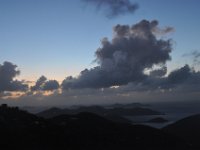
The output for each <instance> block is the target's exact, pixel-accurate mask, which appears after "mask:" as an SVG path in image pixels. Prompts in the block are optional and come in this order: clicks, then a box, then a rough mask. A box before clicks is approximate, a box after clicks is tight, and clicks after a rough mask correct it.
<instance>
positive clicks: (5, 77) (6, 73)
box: [0, 61, 28, 92]
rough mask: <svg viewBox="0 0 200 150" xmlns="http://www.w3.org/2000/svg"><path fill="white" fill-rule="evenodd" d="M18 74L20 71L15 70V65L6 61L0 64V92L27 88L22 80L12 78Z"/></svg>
mask: <svg viewBox="0 0 200 150" xmlns="http://www.w3.org/2000/svg"><path fill="white" fill-rule="evenodd" d="M18 75H20V71H19V70H17V65H14V64H12V63H11V62H7V61H5V62H4V63H3V64H2V65H1V64H0V92H4V91H25V90H27V89H28V85H27V84H24V82H23V81H18V80H16V79H14V78H15V77H17V76H18Z"/></svg>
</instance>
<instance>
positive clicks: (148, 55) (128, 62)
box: [62, 20, 172, 89]
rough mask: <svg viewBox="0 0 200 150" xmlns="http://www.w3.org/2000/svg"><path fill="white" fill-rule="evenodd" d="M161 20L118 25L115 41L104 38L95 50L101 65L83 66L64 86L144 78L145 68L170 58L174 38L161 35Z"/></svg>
mask: <svg viewBox="0 0 200 150" xmlns="http://www.w3.org/2000/svg"><path fill="white" fill-rule="evenodd" d="M156 29H159V30H160V31H161V30H162V29H161V28H159V27H158V21H156V20H154V21H147V20H142V21H141V22H139V23H137V24H134V25H132V26H129V25H116V26H115V27H114V28H113V31H114V36H113V38H112V40H111V41H109V40H108V39H107V38H104V39H103V40H102V43H101V44H102V47H100V48H98V49H97V50H96V52H95V54H96V62H97V63H98V66H97V67H94V68H92V69H85V70H83V71H82V72H81V73H80V75H79V77H78V78H73V77H67V78H66V79H65V80H64V81H63V83H62V87H63V89H69V88H105V87H111V86H120V85H126V84H128V83H130V82H143V81H144V80H146V78H147V77H148V76H147V75H146V74H144V70H145V69H151V68H152V67H153V66H154V65H164V64H165V63H166V61H168V60H170V59H171V58H170V52H171V51H172V45H171V40H170V39H167V40H164V39H158V38H157V33H156V32H155V30H156Z"/></svg>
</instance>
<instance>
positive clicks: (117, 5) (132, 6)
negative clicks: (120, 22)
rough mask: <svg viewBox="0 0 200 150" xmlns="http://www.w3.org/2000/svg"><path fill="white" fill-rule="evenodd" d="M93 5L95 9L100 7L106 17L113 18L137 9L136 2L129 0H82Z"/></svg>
mask: <svg viewBox="0 0 200 150" xmlns="http://www.w3.org/2000/svg"><path fill="white" fill-rule="evenodd" d="M82 1H83V2H87V3H89V4H92V5H94V6H95V7H96V8H97V9H102V10H103V11H104V12H105V14H106V16H107V17H108V18H113V17H116V16H119V15H124V14H127V13H134V12H135V10H137V9H138V4H136V3H132V2H131V1H130V0H82Z"/></svg>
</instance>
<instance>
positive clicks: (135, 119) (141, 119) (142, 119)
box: [125, 112, 196, 128]
mask: <svg viewBox="0 0 200 150" xmlns="http://www.w3.org/2000/svg"><path fill="white" fill-rule="evenodd" d="M194 114H196V113H189V112H168V113H166V114H165V115H147V116H125V118H127V119H129V120H131V121H132V123H133V124H142V125H148V126H151V127H154V128H163V127H165V126H167V125H169V124H172V123H174V122H176V121H178V120H180V119H183V118H185V117H188V116H191V115H194ZM157 117H161V118H164V119H166V120H168V122H164V123H149V122H148V121H149V120H151V119H153V118H157Z"/></svg>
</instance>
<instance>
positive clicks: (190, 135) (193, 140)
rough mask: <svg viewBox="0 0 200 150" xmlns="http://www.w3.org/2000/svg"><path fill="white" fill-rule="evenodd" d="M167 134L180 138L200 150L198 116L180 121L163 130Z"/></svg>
mask: <svg viewBox="0 0 200 150" xmlns="http://www.w3.org/2000/svg"><path fill="white" fill-rule="evenodd" d="M163 130H164V131H165V132H167V133H171V134H173V135H176V136H177V137H180V138H182V139H184V140H185V141H187V142H188V143H190V145H193V147H196V148H197V149H200V114H198V115H193V116H189V117H186V118H184V119H181V120H179V121H177V122H175V123H173V124H170V125H168V126H166V127H165V128H163Z"/></svg>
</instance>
